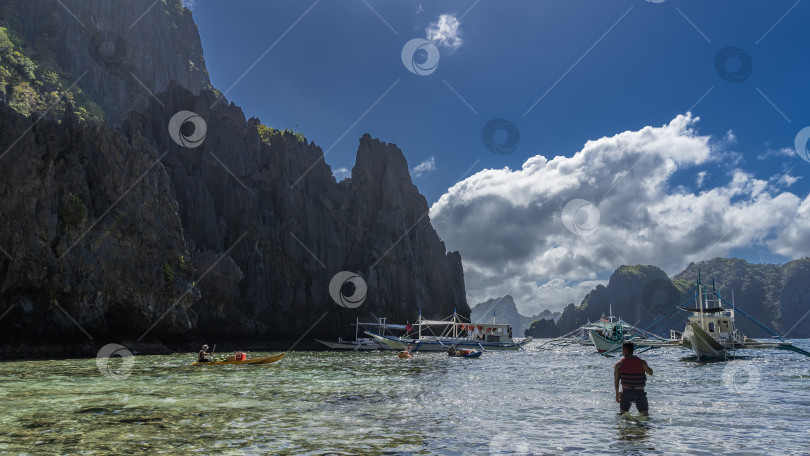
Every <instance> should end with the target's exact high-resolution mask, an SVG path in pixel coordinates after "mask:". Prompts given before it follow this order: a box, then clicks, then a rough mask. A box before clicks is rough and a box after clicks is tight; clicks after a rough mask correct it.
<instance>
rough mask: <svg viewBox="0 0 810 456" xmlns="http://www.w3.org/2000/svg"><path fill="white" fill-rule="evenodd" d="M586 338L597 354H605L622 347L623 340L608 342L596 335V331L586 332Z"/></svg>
mask: <svg viewBox="0 0 810 456" xmlns="http://www.w3.org/2000/svg"><path fill="white" fill-rule="evenodd" d="M588 338H590V339H591V343H592V344H593V345H594V347H596V351H598V352H599V353H605V352H609V351H612V350H616V349H618V348H619V347H621V346H622V342H624V341H623V340H618V341H617V340H608V339H605V338H604V337H602V336H600V335H599V334H597V333H596V331H588Z"/></svg>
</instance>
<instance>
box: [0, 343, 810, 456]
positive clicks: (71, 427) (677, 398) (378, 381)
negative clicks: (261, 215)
mask: <svg viewBox="0 0 810 456" xmlns="http://www.w3.org/2000/svg"><path fill="white" fill-rule="evenodd" d="M795 342H796V343H797V345H799V346H802V347H804V348H810V341H807V340H801V341H795ZM539 345H540V344H539V343H538V342H537V341H535V342H532V343H531V344H530V345H529V346H528V347H527V350H526V351H525V352H516V353H484V355H483V356H482V357H481V358H480V359H477V360H475V359H472V360H471V359H458V358H448V357H447V356H446V355H445V354H442V353H419V354H417V357H416V358H415V359H413V360H401V359H398V358H397V357H396V354H395V353H393V352H374V353H353V352H350V353H338V352H294V353H291V354H289V355H288V356H287V358H285V359H284V360H282V361H281V362H279V363H276V364H271V365H264V366H219V367H215V366H205V367H195V366H190V365H188V363H189V362H190V361H192V360H193V358H194V356H195V355H193V354H182V355H162V356H138V357H135V358H134V364H133V365H132V370H131V372H130V373H129V375H128V376H124V377H125V378H122V379H119V380H115V379H112V378H109V377H107V376H104V375H102V374H101V373H100V371H99V369H98V367H97V365H96V360H95V359H77V360H60V361H18V362H17V361H15V362H3V363H0V378H2V383H0V431H1V432H0V454H12V455H17V454H32V455H34V454H37V455H39V454H88V455H89V454H121V455H124V454H201V455H209V454H210V455H257V454H310V455H325V454H342V455H345V454H364V455H365V454H368V455H377V454H448V455H462V454H463V455H467V454H480V455H506V454H522V455H540V454H543V455H556V454H584V453H589V454H706V455H709V454H712V455H717V454H733V455H745V454H752V455H753V454H756V455H760V454H762V455H764V454H768V455H780V454H810V439H809V438H808V429H809V428H810V358H806V357H803V356H801V355H798V354H793V353H788V352H772V351H756V352H754V351H752V352H750V353H748V354H750V356H749V357H746V358H743V359H738V360H735V361H729V362H721V363H713V364H699V363H695V362H692V361H690V360H689V359H688V358H687V355H688V352H686V351H682V350H676V349H668V350H658V351H653V352H649V353H646V354H644V355H642V357H643V358H645V359H646V360H647V361H648V363H649V364H650V366H651V367H652V368H653V369H654V370H655V376H653V377H652V378H650V380H649V383H648V388H647V390H648V397H649V400H650V418H649V419H646V420H643V419H640V418H639V417H636V418H625V417H619V416H618V414H617V412H618V404H617V403H616V402H615V401H614V398H613V385H612V379H613V377H612V376H613V370H612V366H613V363H614V362H615V361H616V358H613V359H611V358H606V357H602V356H600V355H597V354H595V353H592V352H591V350H592V349H588V348H586V347H572V348H569V349H566V350H564V351H557V352H554V351H545V350H540V349H539V348H538V346H539ZM250 355H251V357H256V356H260V355H263V353H251V354H250ZM111 367H112V368H113V369H114V370H115V369H118V367H120V366H116V365H115V364H111Z"/></svg>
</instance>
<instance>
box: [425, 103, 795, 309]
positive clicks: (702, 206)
mask: <svg viewBox="0 0 810 456" xmlns="http://www.w3.org/2000/svg"><path fill="white" fill-rule="evenodd" d="M697 121H698V119H697V118H693V117H692V116H691V115H690V114H686V115H680V116H678V117H676V118H675V119H673V120H672V121H671V122H670V123H669V124H666V125H663V126H660V127H650V126H648V127H644V128H642V129H641V130H639V131H626V132H623V133H619V134H617V135H615V136H613V137H604V138H600V139H598V140H595V141H588V142H587V143H586V144H585V146H584V147H583V149H582V150H580V151H579V152H577V153H575V154H574V155H573V156H571V157H565V156H557V157H554V158H551V159H549V158H546V157H544V156H542V155H537V156H534V157H531V158H529V159H528V160H526V162H525V163H524V164H523V166H522V168H521V169H517V170H511V169H509V168H503V169H485V170H483V171H480V172H478V173H476V174H475V175H473V176H470V177H469V178H467V179H465V180H463V181H461V182H459V183H457V184H456V185H454V186H453V187H452V188H450V189H449V190H448V191H447V193H446V194H444V195H442V196H441V197H440V198H439V200H438V201H437V202H436V203H435V204H434V205H433V207H431V211H430V216H431V220H432V222H433V225H434V227H436V230H437V231H438V232H439V235H440V236H441V237H442V239H443V240H444V241H445V243H446V244H447V247H448V248H449V249H452V250H459V251H460V252H461V256H462V260H463V264H464V272H465V282H466V287H467V293H468V300H469V301H470V302H471V303H478V302H481V301H484V300H486V299H489V298H492V297H496V296H503V295H504V294H507V293H511V294H512V296H514V297H515V302H516V303H517V304H518V305H519V306H520V308H521V310H522V311H524V313H525V314H527V315H528V314H531V312H535V311H537V310H541V309H544V308H549V309H552V310H560V309H561V308H562V307H563V306H564V305H565V304H567V303H569V302H575V303H576V304H579V302H580V301H581V299H582V298H583V297H584V295H585V294H586V293H587V291H589V290H590V289H591V288H593V286H594V285H595V284H598V283H604V279H606V278H607V277H608V276H609V275H610V273H611V272H612V271H613V270H614V269H615V268H617V267H618V266H620V265H622V264H653V265H657V266H659V267H661V268H663V269H664V270H665V271H666V272H667V273H669V274H673V273H676V272H679V271H680V270H682V269H683V268H684V267H685V266H687V265H688V264H689V263H690V262H692V261H700V260H702V259H706V258H713V257H716V256H724V255H727V254H728V253H729V252H730V251H731V250H732V249H735V248H738V247H752V246H760V247H761V248H766V249H770V250H771V251H772V252H774V253H776V254H780V255H784V256H787V257H790V258H797V257H801V256H805V255H808V254H810V230H807V229H805V227H807V226H810V199H808V198H804V199H802V198H800V197H798V196H796V195H794V194H792V193H789V192H786V191H783V190H782V189H783V188H785V187H786V186H787V185H790V184H791V183H792V180H793V179H795V178H793V177H792V176H790V175H788V174H787V173H785V174H784V176H783V177H781V178H777V179H776V180H775V181H774V182H768V181H765V180H761V179H757V178H755V177H754V176H752V175H751V174H749V173H746V172H744V171H743V170H741V169H738V168H734V169H731V170H730V171H729V172H728V174H727V175H725V178H719V177H718V178H714V179H713V182H714V183H718V184H717V185H718V186H716V187H712V188H705V180H704V178H705V176H706V174H701V173H703V172H704V171H705V170H704V169H703V168H705V167H707V166H709V165H712V164H715V165H716V164H718V163H719V162H721V161H722V160H724V158H725V157H727V156H728V151H727V150H724V148H725V147H727V146H728V143H730V142H731V141H729V139H730V138H729V137H728V136H726V137H720V138H718V139H716V140H713V139H712V138H710V137H709V136H701V135H700V134H698V132H697V130H696V123H697ZM722 163H725V162H722ZM676 172H677V173H678V175H679V176H684V175H689V173H692V175H693V176H694V177H693V178H692V179H691V180H692V182H695V181H697V180H701V181H703V182H701V183H702V184H704V187H703V188H699V189H697V190H690V189H687V188H684V187H683V186H681V185H677V184H676V183H674V182H673V181H674V180H676V177H675V173H676ZM574 199H582V200H586V201H589V202H591V203H593V205H595V206H596V208H597V209H598V226H597V227H596V229H595V230H593V231H592V232H589V233H587V234H588V235H587V236H581V235H580V236H578V235H576V234H574V233H572V232H571V230H569V229H568V228H566V225H568V226H569V228H570V226H571V225H572V224H575V225H577V226H582V227H585V226H589V220H585V219H583V217H585V218H587V217H589V216H593V214H590V215H589V214H588V213H587V211H579V212H577V213H574V214H568V217H571V218H569V219H566V222H567V223H566V224H564V223H563V216H564V214H563V208H564V207H566V203H568V202H569V201H571V200H574Z"/></svg>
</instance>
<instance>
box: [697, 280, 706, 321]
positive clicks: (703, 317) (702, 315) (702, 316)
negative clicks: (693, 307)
mask: <svg viewBox="0 0 810 456" xmlns="http://www.w3.org/2000/svg"><path fill="white" fill-rule="evenodd" d="M698 309H700V327H701V328H702V329H703V330H705V329H706V314H705V312H703V286H702V285H701V284H700V271H698Z"/></svg>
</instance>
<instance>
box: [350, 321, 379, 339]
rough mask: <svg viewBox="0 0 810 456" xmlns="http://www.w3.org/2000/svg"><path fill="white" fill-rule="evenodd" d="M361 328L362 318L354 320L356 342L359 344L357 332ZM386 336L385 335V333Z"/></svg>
mask: <svg viewBox="0 0 810 456" xmlns="http://www.w3.org/2000/svg"><path fill="white" fill-rule="evenodd" d="M359 328H360V317H357V318H356V319H355V320H354V341H355V342H357V331H358V329H359ZM383 334H385V333H383Z"/></svg>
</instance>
